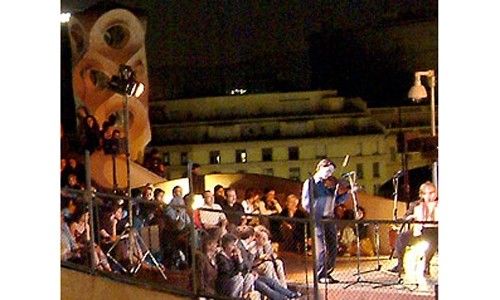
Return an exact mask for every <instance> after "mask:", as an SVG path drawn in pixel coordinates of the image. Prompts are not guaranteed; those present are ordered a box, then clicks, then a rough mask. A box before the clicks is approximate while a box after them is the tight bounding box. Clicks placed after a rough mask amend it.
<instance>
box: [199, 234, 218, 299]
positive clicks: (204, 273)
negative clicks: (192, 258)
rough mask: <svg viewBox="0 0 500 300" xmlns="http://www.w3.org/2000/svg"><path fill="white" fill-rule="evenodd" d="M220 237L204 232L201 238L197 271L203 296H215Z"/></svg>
mask: <svg viewBox="0 0 500 300" xmlns="http://www.w3.org/2000/svg"><path fill="white" fill-rule="evenodd" d="M218 240H219V236H218V235H217V234H211V233H207V232H204V235H203V236H202V237H201V249H200V250H201V251H197V252H196V266H197V268H196V271H197V272H198V280H199V283H200V286H199V288H200V290H199V291H200V292H201V293H203V295H215V293H216V292H215V282H216V280H217V264H216V261H215V255H216V254H217V253H218V252H219V251H220V249H219V247H218V244H219V241H218Z"/></svg>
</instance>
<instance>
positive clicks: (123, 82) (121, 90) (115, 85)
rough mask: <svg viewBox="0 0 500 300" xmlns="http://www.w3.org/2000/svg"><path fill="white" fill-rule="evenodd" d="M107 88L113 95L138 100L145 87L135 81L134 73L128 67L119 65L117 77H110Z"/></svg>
mask: <svg viewBox="0 0 500 300" xmlns="http://www.w3.org/2000/svg"><path fill="white" fill-rule="evenodd" d="M108 88H109V89H110V90H112V91H113V92H115V93H118V94H121V95H127V96H128V97H136V98H138V97H140V96H141V95H142V93H144V89H145V86H144V84H143V83H142V82H138V81H136V80H135V72H134V71H133V70H132V68H131V67H130V66H126V65H120V68H119V75H113V76H112V77H111V79H110V80H109V82H108Z"/></svg>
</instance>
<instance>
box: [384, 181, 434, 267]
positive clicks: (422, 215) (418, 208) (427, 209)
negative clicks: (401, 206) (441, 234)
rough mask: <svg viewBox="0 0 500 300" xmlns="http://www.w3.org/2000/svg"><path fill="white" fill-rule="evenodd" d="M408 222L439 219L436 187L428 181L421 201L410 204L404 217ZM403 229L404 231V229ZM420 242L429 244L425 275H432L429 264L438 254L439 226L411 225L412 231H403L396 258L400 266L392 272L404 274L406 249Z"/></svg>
mask: <svg viewBox="0 0 500 300" xmlns="http://www.w3.org/2000/svg"><path fill="white" fill-rule="evenodd" d="M403 219H404V220H406V221H412V220H413V221H434V222H437V221H438V220H439V219H438V198H437V189H436V186H435V185H434V184H433V183H432V182H430V181H426V182H424V183H423V184H422V185H420V188H419V199H418V200H417V201H414V202H412V203H410V206H409V207H408V210H407V211H406V213H405V215H404V217H403ZM404 228H405V227H403V228H402V229H404ZM420 240H425V241H428V242H429V247H428V249H427V250H426V251H425V274H426V275H429V274H430V269H429V263H430V261H431V259H432V256H433V255H434V254H435V253H436V250H437V245H438V226H437V224H411V226H410V229H409V230H407V231H401V232H400V233H399V235H398V238H397V239H396V248H395V256H397V257H398V264H397V265H396V266H395V267H394V268H392V269H390V271H392V272H399V273H402V272H404V270H403V258H404V255H405V253H406V248H407V246H409V245H414V244H416V243H417V242H418V241H420Z"/></svg>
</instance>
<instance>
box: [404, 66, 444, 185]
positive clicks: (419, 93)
mask: <svg viewBox="0 0 500 300" xmlns="http://www.w3.org/2000/svg"><path fill="white" fill-rule="evenodd" d="M421 76H425V77H427V80H428V84H429V86H430V88H431V99H430V100H431V103H430V105H431V134H432V137H435V136H436V103H435V102H436V99H435V88H436V74H435V72H434V70H427V71H418V72H415V83H414V85H413V86H412V87H411V89H410V91H409V92H408V98H410V99H412V100H413V101H415V102H417V103H418V102H420V100H421V99H424V98H427V91H426V90H425V87H424V86H423V85H422V83H421V81H420V77H421ZM437 175H438V174H437V161H434V162H433V163H432V183H434V185H435V186H436V187H437V186H438V177H437Z"/></svg>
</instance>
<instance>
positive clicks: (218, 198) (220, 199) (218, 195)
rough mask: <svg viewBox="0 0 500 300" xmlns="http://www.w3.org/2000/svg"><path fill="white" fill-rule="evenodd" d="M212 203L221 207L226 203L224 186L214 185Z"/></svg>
mask: <svg viewBox="0 0 500 300" xmlns="http://www.w3.org/2000/svg"><path fill="white" fill-rule="evenodd" d="M213 196H214V203H215V204H218V205H220V206H221V207H222V206H223V205H225V204H226V191H225V190H224V187H223V186H222V185H220V184H218V185H216V186H215V187H214V193H213Z"/></svg>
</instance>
